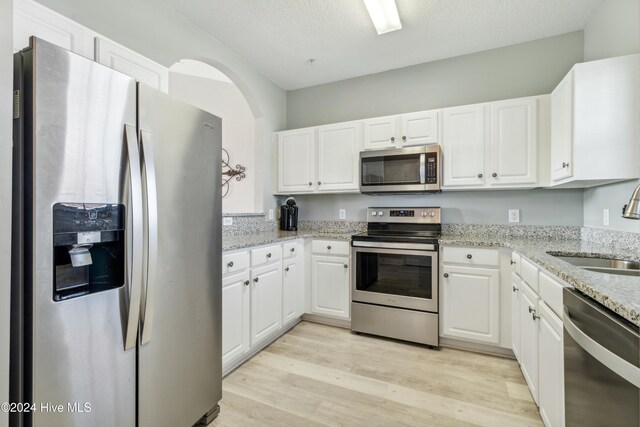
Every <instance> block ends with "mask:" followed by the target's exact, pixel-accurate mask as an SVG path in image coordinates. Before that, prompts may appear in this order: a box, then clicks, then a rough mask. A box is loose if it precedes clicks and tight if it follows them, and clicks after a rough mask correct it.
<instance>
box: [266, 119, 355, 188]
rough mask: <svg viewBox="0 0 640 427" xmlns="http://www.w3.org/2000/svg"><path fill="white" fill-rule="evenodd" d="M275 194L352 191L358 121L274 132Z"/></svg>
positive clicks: (353, 186)
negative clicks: (276, 168) (275, 150)
mask: <svg viewBox="0 0 640 427" xmlns="http://www.w3.org/2000/svg"><path fill="white" fill-rule="evenodd" d="M277 135H278V193H281V194H298V193H323V192H355V191H357V190H358V188H359V171H360V168H359V162H360V150H361V149H362V122H360V121H357V122H347V123H337V124H334V125H327V126H318V127H315V128H306V129H297V130H289V131H284V132H278V134H277Z"/></svg>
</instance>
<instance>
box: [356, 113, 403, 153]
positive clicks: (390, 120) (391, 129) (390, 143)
mask: <svg viewBox="0 0 640 427" xmlns="http://www.w3.org/2000/svg"><path fill="white" fill-rule="evenodd" d="M363 122H364V149H365V150H383V149H387V148H396V147H397V144H396V133H397V132H396V129H397V127H398V116H387V117H377V118H375V119H367V120H364V121H363Z"/></svg>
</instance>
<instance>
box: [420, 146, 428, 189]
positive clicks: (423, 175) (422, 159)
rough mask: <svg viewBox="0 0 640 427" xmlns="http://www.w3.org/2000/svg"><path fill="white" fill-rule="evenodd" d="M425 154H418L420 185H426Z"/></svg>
mask: <svg viewBox="0 0 640 427" xmlns="http://www.w3.org/2000/svg"><path fill="white" fill-rule="evenodd" d="M425 157H426V154H425V153H422V154H420V184H426V183H427V180H426V168H427V166H426V162H425Z"/></svg>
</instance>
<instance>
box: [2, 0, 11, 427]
mask: <svg viewBox="0 0 640 427" xmlns="http://www.w3.org/2000/svg"><path fill="white" fill-rule="evenodd" d="M12 40H13V0H0V100H2V101H1V102H0V253H2V254H5V256H3V257H0V403H1V402H7V401H9V300H10V279H11V278H10V259H9V257H8V256H6V254H8V253H10V251H11V147H12V141H11V134H12V132H11V126H12V114H11V113H12V104H11V99H12V98H11V92H12V90H13V56H12V52H13V49H12V46H13V42H12ZM7 425H9V420H8V418H7V414H6V413H4V412H0V427H6V426H7Z"/></svg>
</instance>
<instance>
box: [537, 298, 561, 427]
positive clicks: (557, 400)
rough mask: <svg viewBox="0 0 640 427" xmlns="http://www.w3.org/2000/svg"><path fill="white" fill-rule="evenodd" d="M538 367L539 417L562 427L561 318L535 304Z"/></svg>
mask: <svg viewBox="0 0 640 427" xmlns="http://www.w3.org/2000/svg"><path fill="white" fill-rule="evenodd" d="M539 312H540V319H539V322H540V331H539V333H538V346H539V348H538V350H539V351H538V357H539V359H538V368H539V381H538V383H539V385H538V387H539V399H538V403H539V404H540V416H541V417H542V420H543V421H544V425H545V426H547V427H562V426H564V353H563V341H562V334H563V332H562V320H560V318H559V317H558V316H556V315H555V314H554V313H553V311H551V309H550V308H549V307H548V306H547V305H546V304H545V303H543V302H541V303H540V305H539Z"/></svg>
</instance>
